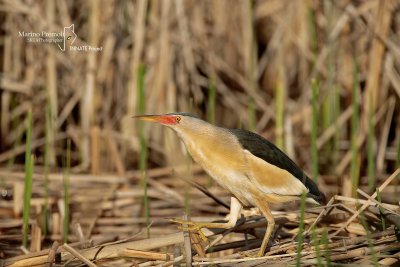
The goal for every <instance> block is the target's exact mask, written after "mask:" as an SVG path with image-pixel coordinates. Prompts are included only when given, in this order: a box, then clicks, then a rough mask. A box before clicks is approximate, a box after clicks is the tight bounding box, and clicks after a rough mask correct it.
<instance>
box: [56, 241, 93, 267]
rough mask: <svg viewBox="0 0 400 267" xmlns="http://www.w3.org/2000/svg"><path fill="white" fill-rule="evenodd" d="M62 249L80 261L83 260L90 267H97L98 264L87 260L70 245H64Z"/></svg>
mask: <svg viewBox="0 0 400 267" xmlns="http://www.w3.org/2000/svg"><path fill="white" fill-rule="evenodd" d="M62 248H63V249H64V250H66V251H68V252H69V253H71V254H72V255H74V256H75V257H77V258H78V259H79V260H81V261H82V262H83V263H85V264H87V265H88V266H90V267H96V266H97V265H96V264H94V263H93V262H91V261H90V260H88V259H87V258H85V257H84V256H83V255H82V254H80V253H79V252H78V251H77V250H75V249H74V248H72V247H71V246H69V245H68V244H64V245H62Z"/></svg>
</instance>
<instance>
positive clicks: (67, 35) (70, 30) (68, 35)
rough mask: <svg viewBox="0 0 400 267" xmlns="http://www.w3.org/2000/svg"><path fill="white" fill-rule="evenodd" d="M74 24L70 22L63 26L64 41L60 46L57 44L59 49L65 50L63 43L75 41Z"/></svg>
mask: <svg viewBox="0 0 400 267" xmlns="http://www.w3.org/2000/svg"><path fill="white" fill-rule="evenodd" d="M74 29H75V25H74V24H71V26H69V27H64V42H63V44H62V47H61V46H60V45H59V44H57V45H58V47H59V48H60V49H61V51H65V45H66V44H67V43H68V44H69V45H72V44H73V43H74V42H75V39H76V37H77V35H76V34H75V31H74Z"/></svg>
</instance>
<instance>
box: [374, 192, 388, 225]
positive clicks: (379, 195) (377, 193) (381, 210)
mask: <svg viewBox="0 0 400 267" xmlns="http://www.w3.org/2000/svg"><path fill="white" fill-rule="evenodd" d="M376 197H377V199H378V202H379V203H381V204H382V198H381V191H379V188H376ZM378 208H379V213H380V216H381V223H382V230H383V231H384V230H386V221H385V216H383V213H384V209H383V208H382V207H381V206H378Z"/></svg>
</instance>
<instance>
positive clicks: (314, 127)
mask: <svg viewBox="0 0 400 267" xmlns="http://www.w3.org/2000/svg"><path fill="white" fill-rule="evenodd" d="M311 90H312V97H311V105H312V124H311V164H312V179H313V180H314V181H317V179H318V147H317V138H318V83H317V81H316V80H315V79H313V80H312V81H311Z"/></svg>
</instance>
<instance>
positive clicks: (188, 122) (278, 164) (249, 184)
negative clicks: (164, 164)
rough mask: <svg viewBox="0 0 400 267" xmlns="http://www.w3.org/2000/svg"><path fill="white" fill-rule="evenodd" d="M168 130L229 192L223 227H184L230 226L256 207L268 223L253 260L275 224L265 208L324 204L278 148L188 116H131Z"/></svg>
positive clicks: (204, 224) (243, 132) (201, 225)
mask: <svg viewBox="0 0 400 267" xmlns="http://www.w3.org/2000/svg"><path fill="white" fill-rule="evenodd" d="M134 118H136V119H141V120H145V121H152V122H158V123H160V124H162V125H165V126H168V127H170V128H171V129H173V130H174V131H175V132H176V133H177V134H178V136H179V137H180V139H181V140H182V141H183V143H184V144H185V146H186V148H187V150H188V151H189V153H190V154H191V156H192V157H193V159H194V160H195V161H196V162H197V163H198V164H200V165H201V166H202V167H203V168H204V170H205V171H206V172H207V173H208V174H209V175H210V176H211V177H212V178H213V179H214V180H215V181H216V182H217V183H218V184H220V185H221V186H222V187H224V188H226V189H227V190H229V191H230V192H231V193H232V194H233V196H234V197H232V198H231V211H230V214H229V221H228V222H227V223H210V222H201V223H200V222H184V223H185V224H190V225H195V226H196V227H197V228H198V229H201V228H224V229H229V228H231V227H233V226H235V224H236V222H237V218H238V216H239V214H240V212H241V208H242V205H245V206H255V207H258V208H259V209H260V211H261V213H262V214H263V215H264V216H265V218H266V219H267V222H268V225H267V230H266V233H265V236H264V239H263V242H262V245H261V247H260V250H259V253H258V256H263V255H264V252H265V249H266V247H267V244H268V240H269V239H270V236H271V233H272V231H273V228H274V225H275V221H274V217H273V216H272V213H271V211H270V209H269V207H268V203H279V202H288V201H292V200H298V199H299V198H300V197H301V196H302V194H306V196H307V198H308V200H311V201H312V202H314V203H324V202H325V196H324V194H323V193H322V192H321V191H319V189H318V187H317V185H316V184H315V183H314V182H313V181H312V180H311V179H310V178H308V177H307V175H306V174H304V172H303V171H302V170H301V169H300V168H299V167H298V166H297V165H296V164H295V163H294V162H293V161H292V160H291V159H290V158H289V157H288V156H287V155H286V154H285V153H283V152H282V151H281V150H279V148H277V147H276V146H275V145H274V144H272V143H270V142H269V141H267V140H266V139H264V138H263V137H261V136H259V135H257V134H255V133H253V132H249V131H246V130H241V129H225V128H221V127H218V126H215V125H212V124H210V123H208V122H205V121H203V120H201V119H198V118H196V117H194V116H192V115H190V114H187V113H170V114H165V115H144V116H136V117H134Z"/></svg>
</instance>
